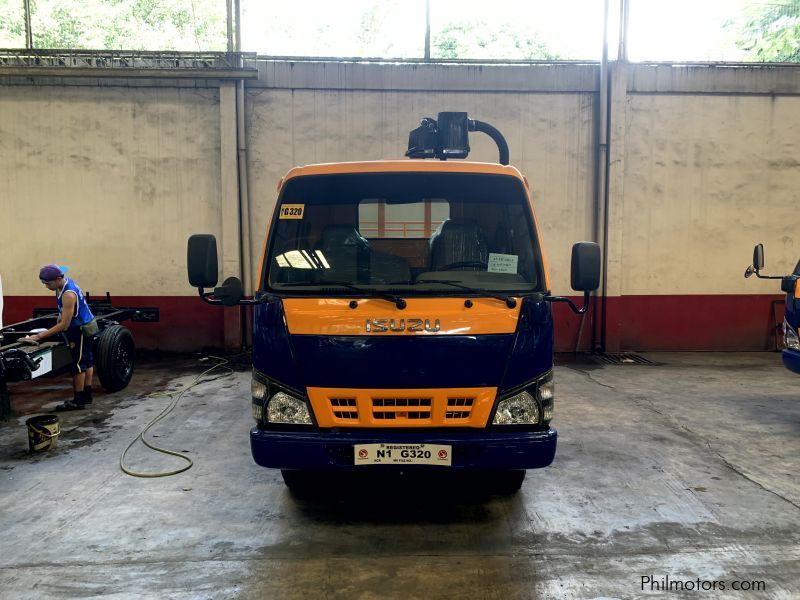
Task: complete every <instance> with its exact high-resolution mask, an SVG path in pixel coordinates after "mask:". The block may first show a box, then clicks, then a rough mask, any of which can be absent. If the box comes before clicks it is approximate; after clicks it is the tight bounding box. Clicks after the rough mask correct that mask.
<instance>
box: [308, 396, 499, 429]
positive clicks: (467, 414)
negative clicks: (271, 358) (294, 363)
mask: <svg viewBox="0 0 800 600" xmlns="http://www.w3.org/2000/svg"><path fill="white" fill-rule="evenodd" d="M307 389H308V398H309V400H310V401H311V407H312V409H313V411H314V415H315V417H316V420H317V424H318V425H319V426H320V427H375V428H380V427H485V426H486V424H487V422H488V420H489V414H490V413H491V411H492V406H493V405H494V399H495V395H496V393H497V389H496V388H460V389H458V388H435V389H422V390H410V389H379V390H367V389H343V388H307Z"/></svg>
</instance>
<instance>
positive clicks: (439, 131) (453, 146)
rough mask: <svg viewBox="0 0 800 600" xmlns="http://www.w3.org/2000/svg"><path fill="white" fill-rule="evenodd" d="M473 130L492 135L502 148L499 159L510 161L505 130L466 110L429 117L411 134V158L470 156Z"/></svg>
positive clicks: (443, 158)
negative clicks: (471, 114)
mask: <svg viewBox="0 0 800 600" xmlns="http://www.w3.org/2000/svg"><path fill="white" fill-rule="evenodd" d="M470 131H480V132H483V133H485V134H486V135H488V136H489V137H490V138H492V139H493V140H494V142H495V144H497V149H498V151H499V152H500V160H499V163H500V164H501V165H507V164H508V144H507V143H506V140H505V138H504V137H503V134H502V133H500V132H499V131H498V130H497V129H496V128H494V127H492V126H491V125H489V124H488V123H484V122H483V121H476V120H474V119H470V118H469V117H467V113H465V112H440V113H439V118H438V119H432V118H430V117H425V118H424V119H422V121H421V122H420V126H419V127H417V128H416V129H414V130H413V131H411V133H409V135H408V150H407V151H406V156H408V157H409V158H438V159H439V160H447V159H449V158H467V156H469V135H468V132H470Z"/></svg>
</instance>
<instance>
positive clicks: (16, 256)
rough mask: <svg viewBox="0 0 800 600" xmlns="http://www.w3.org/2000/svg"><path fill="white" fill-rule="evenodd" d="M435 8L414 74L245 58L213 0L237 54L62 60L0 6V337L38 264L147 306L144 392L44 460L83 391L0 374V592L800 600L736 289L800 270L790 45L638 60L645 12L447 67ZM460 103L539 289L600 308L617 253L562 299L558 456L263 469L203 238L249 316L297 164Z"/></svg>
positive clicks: (377, 62) (791, 520) (248, 343)
mask: <svg viewBox="0 0 800 600" xmlns="http://www.w3.org/2000/svg"><path fill="white" fill-rule="evenodd" d="M438 1H440V0H430V1H429V2H424V1H417V2H415V3H410V4H413V5H414V6H415V7H417V8H420V10H422V13H421V14H423V21H422V23H423V24H424V25H425V26H424V27H423V28H422V29H423V30H425V31H424V32H423V34H424V35H423V38H422V39H424V40H425V44H424V47H423V50H422V52H423V55H422V56H420V57H400V58H397V57H396V56H393V55H389V56H384V57H377V58H376V57H373V56H355V57H354V56H350V55H348V56H341V57H339V56H319V55H317V56H314V55H311V56H301V55H297V56H295V55H292V52H290V51H288V50H287V51H283V52H281V51H279V50H274V49H271V50H270V51H269V52H266V51H263V50H261V49H257V50H258V51H255V50H256V49H255V48H251V47H246V46H247V40H245V42H243V41H242V33H243V31H244V33H245V34H246V29H247V14H248V13H247V12H246V10H245V12H244V16H242V12H241V10H242V8H245V9H246V8H247V5H248V3H247V2H244V0H243V2H242V4H243V6H240V3H239V1H238V0H236V1H233V0H229V1H228V2H217V3H216V4H214V3H213V2H207V3H206V4H208V5H211V4H214V5H215V6H216V5H219V6H217V9H218V10H219V11H221V17H220V18H221V19H222V22H223V23H224V24H227V25H228V27H227V29H226V30H225V33H226V36H225V39H223V41H222V44H223V47H222V48H221V49H220V48H213V49H209V50H207V51H206V50H205V49H198V50H192V51H188V50H186V49H184V48H181V49H179V50H170V49H158V48H154V49H152V50H135V51H134V50H128V49H125V48H123V49H85V48H83V47H80V46H75V47H67V46H65V47H63V48H60V49H53V48H45V47H43V46H41V45H39V46H37V45H36V44H35V43H34V42H35V39H36V38H35V35H36V33H35V26H36V23H37V22H38V21H37V20H36V18H35V14H34V15H33V16H34V18H33V19H32V18H31V8H30V6H29V3H28V2H27V1H26V2H11V1H10V0H9V1H8V2H6V4H7V5H8V6H12V4H13V8H14V10H17V8H18V7H17V4H19V5H20V7H19V10H20V14H21V15H22V17H21V18H23V19H24V23H23V25H24V27H23V28H22V30H21V32H22V33H21V34H20V35H21V36H22V37H21V42H19V43H18V44H17V43H15V40H14V39H10V38H9V39H10V41H8V42H7V43H6V45H8V49H6V50H0V214H2V218H1V219H0V240H2V251H0V277H2V284H1V285H2V287H0V290H2V296H3V303H2V305H1V306H0V311H1V312H2V320H1V321H0V323H1V324H2V326H3V327H7V326H8V325H9V324H14V323H19V322H25V321H26V320H28V319H30V318H31V317H32V315H33V314H34V311H35V310H37V309H43V308H48V307H49V308H50V309H52V310H53V311H54V310H55V302H54V300H53V297H52V294H49V293H47V291H46V290H45V289H44V288H43V287H42V285H41V283H40V282H39V281H38V280H37V273H38V272H39V268H40V267H41V266H42V265H45V264H47V263H51V262H56V263H58V264H64V265H69V267H70V274H73V273H74V277H75V279H76V280H77V281H78V282H79V283H80V285H81V287H82V289H83V290H84V291H89V292H91V295H92V297H103V296H105V294H106V292H109V293H110V295H111V298H112V299H113V303H114V305H115V306H119V307H147V308H157V309H158V315H159V316H158V320H157V321H156V322H152V321H151V322H146V321H145V322H142V321H137V320H133V321H131V322H125V323H123V325H125V327H127V328H128V329H130V331H131V332H132V334H133V338H134V339H135V342H136V349H137V360H136V368H135V372H134V374H133V377H132V378H131V380H130V384H129V385H127V387H125V388H124V389H121V390H119V391H115V392H114V393H105V392H103V391H102V389H97V388H98V386H97V383H95V387H96V390H95V398H94V402H93V404H92V405H91V406H88V407H86V409H85V410H80V411H74V412H68V413H58V416H59V420H60V433H59V435H58V439H57V443H56V444H54V446H53V447H52V448H50V449H48V450H45V451H39V452H35V451H33V450H32V449H30V448H29V428H28V427H26V421H27V420H28V419H30V418H31V417H33V416H35V415H42V414H50V413H52V412H53V410H54V408H55V407H56V405H58V404H59V403H61V402H63V401H64V400H65V399H66V398H67V397H68V396H69V395H70V394H71V388H70V383H69V377H68V375H64V374H61V375H59V376H52V377H50V376H43V377H38V378H35V379H33V380H31V381H11V382H9V383H8V386H7V388H8V398H9V410H10V414H9V418H8V420H6V421H0V481H2V484H0V499H2V503H3V511H2V514H1V515H0V530H2V532H3V534H2V536H3V537H2V546H3V548H4V549H5V551H4V552H3V553H2V556H0V590H2V592H0V596H2V597H4V598H6V597H7V598H94V597H102V598H105V597H109V598H142V597H152V598H265V597H266V598H316V597H326V598H426V599H427V598H462V597H475V598H640V597H660V596H663V597H680V598H683V597H686V598H690V597H701V596H702V597H720V598H728V597H730V598H774V599H792V598H800V478H798V476H797V471H798V466H800V462H799V461H798V456H800V437H799V436H798V433H799V432H800V394H798V383H800V379H798V375H797V374H796V373H792V372H791V371H789V370H787V369H786V368H784V367H783V364H782V362H781V354H780V352H779V350H781V349H782V348H783V343H784V334H783V320H784V311H785V310H786V308H787V307H786V306H785V303H786V301H787V300H786V299H787V295H786V294H785V293H783V292H782V291H781V284H780V282H778V281H775V280H768V279H763V280H761V279H758V278H745V277H743V273H744V270H745V267H747V266H748V265H749V264H751V262H752V254H753V247H754V245H756V244H758V243H763V244H764V246H765V255H766V266H765V267H764V269H763V272H764V273H766V274H771V275H779V274H781V275H782V274H788V273H791V272H792V269H793V268H795V265H796V264H797V263H798V259H800V249H799V248H798V245H796V244H795V240H794V235H795V230H796V228H797V216H798V207H800V169H799V168H798V167H800V64H798V63H800V50H798V49H799V48H800V38H797V39H795V40H794V41H793V42H792V43H793V44H794V46H793V48H794V49H795V51H796V55H795V56H796V58H794V59H793V60H783V61H772V62H756V61H755V60H751V59H747V58H742V59H739V60H718V59H708V57H705V56H700V57H694V58H692V57H690V58H686V57H682V56H680V55H675V56H673V57H671V58H670V57H669V56H667V57H652V56H651V57H647V56H644V57H642V58H636V52H640V49H636V48H635V47H634V41H635V40H641V39H643V35H642V34H641V33H638V32H637V21H636V18H635V17H636V15H637V14H638V13H636V12H635V11H636V10H637V9H639V8H640V7H641V6H642V5H643V4H644V0H620V1H614V0H607V1H606V2H597V3H594V4H595V5H596V6H593V8H592V10H594V11H596V12H598V14H599V17H600V21H599V22H600V25H598V26H597V28H598V30H599V31H600V36H599V37H601V38H603V39H602V40H600V43H598V47H597V53H596V56H581V57H577V58H576V59H564V60H559V59H548V60H544V59H524V60H522V59H514V58H505V57H480V58H465V59H462V58H441V57H437V56H436V51H435V42H436V34H435V32H434V33H431V20H430V14H432V11H433V10H434V8H433V7H434V6H435V5H436V3H437V2H438ZM39 4H46V3H39ZM167 4H169V3H167ZM176 4H180V3H178V2H177V1H176ZM297 4H298V5H302V4H303V3H302V2H299V3H297ZM387 4H392V3H387ZM395 4H396V3H395ZM478 4H482V5H483V6H484V7H485V5H486V3H478ZM495 4H498V3H495ZM499 4H503V3H499ZM506 4H508V5H509V6H508V7H505V8H506V9H507V10H509V11H510V14H513V10H515V9H519V7H520V6H522V4H524V3H514V2H510V3H506ZM710 4H713V3H710ZM764 4H765V3H761V2H757V1H753V2H750V3H749V6H750V7H751V8H752V7H756V8H757V7H759V6H762V5H764ZM777 4H780V5H781V6H783V5H784V4H785V7H786V10H787V15H789V16H791V15H792V14H793V15H794V17H793V18H795V19H796V20H797V21H796V22H800V6H799V5H798V3H797V2H796V1H795V0H788V1H787V2H785V3H783V4H781V3H780V2H778V3H777ZM417 5H418V6H417ZM0 6H4V5H3V3H2V2H0ZM250 6H251V7H252V6H254V4H253V3H252V0H251V2H250ZM598 6H599V8H598ZM34 8H35V7H34ZM601 9H604V10H601ZM252 10H255V9H252ZM276 10H277V9H276ZM398 10H400V9H398ZM409 10H411V9H409ZM414 10H416V8H415V9H414ZM483 10H484V11H488V12H492V11H491V10H490V9H489V8H486V7H485V8H484V9H483ZM497 10H499V9H498V8H495V9H494V11H497ZM792 10H793V11H794V13H791V11H792ZM426 11H427V12H426ZM251 14H252V13H251ZM415 14H416V13H415ZM425 14H427V15H428V17H427V22H426V21H425V19H424V15H425ZM481 14H483V13H481ZM592 15H593V16H597V15H595V13H592ZM271 18H275V19H278V17H277V16H274V17H271ZM487 18H488V17H487ZM564 18H565V19H566V18H567V17H566V16H564ZM570 18H571V19H573V20H575V21H579V20H580V19H581V17H580V16H576V15H572V16H571V17H570ZM583 18H584V19H588V18H589V17H588V16H586V15H584V16H583ZM592 18H593V17H592ZM687 18H688V17H687ZM787 18H788V16H787ZM312 20H313V19H312ZM604 21H616V22H617V26H616V27H611V26H609V27H607V28H606V31H607V32H608V33H605V34H603V27H602V23H603V22H604ZM0 27H2V22H0ZM328 28H329V29H331V30H333V31H335V30H336V24H335V23H333V24H332V23H328ZM687 31H688V33H687V36H691V35H698V34H697V33H696V32H695V31H694V30H691V29H690V30H687ZM298 35H299V34H298ZM687 39H688V38H687ZM4 41H5V40H4ZM432 43H433V45H432ZM687 44H688V42H687ZM420 45H421V46H422V42H420ZM640 48H641V47H640ZM441 111H465V112H467V113H468V114H469V116H470V117H471V118H475V119H482V120H486V121H488V122H490V123H491V124H492V125H494V126H495V127H496V128H497V129H498V130H500V131H501V132H503V135H504V136H505V138H506V140H507V142H508V147H509V154H510V164H511V165H513V166H515V167H517V168H518V169H519V171H520V172H521V173H522V174H523V175H524V177H525V178H526V181H527V183H528V184H529V186H530V193H531V196H532V204H533V210H534V212H535V215H536V221H537V223H538V230H539V233H540V236H541V243H542V246H543V248H544V251H545V253H546V258H547V265H548V267H547V268H548V270H549V281H550V284H551V290H552V293H553V294H554V295H563V296H565V297H568V298H570V299H571V300H572V301H573V302H574V303H576V304H580V302H581V301H582V298H581V296H580V294H577V293H576V292H575V291H574V290H573V289H572V288H571V285H570V269H571V263H570V250H571V247H572V245H573V243H574V242H577V241H592V242H596V243H597V244H599V246H600V248H601V251H602V263H601V264H602V276H601V279H600V286H599V287H598V289H597V291H596V292H595V293H593V295H592V298H591V302H590V308H589V310H588V312H586V313H585V315H575V314H574V313H573V312H572V311H570V309H569V307H568V306H567V305H566V304H565V303H560V304H555V303H554V304H553V305H552V311H553V322H554V331H555V333H554V344H553V350H554V353H555V354H554V361H555V367H554V369H553V370H554V379H555V382H556V383H555V390H556V392H555V393H556V396H555V417H554V420H553V427H554V428H555V429H556V430H557V431H558V435H559V437H560V439H559V442H558V450H557V452H556V455H555V460H554V461H553V463H552V465H550V466H549V467H547V468H543V469H536V470H530V471H528V473H527V477H526V478H525V481H524V482H523V484H522V487H521V489H520V490H519V491H518V492H516V493H511V494H499V493H494V492H493V491H491V490H490V489H488V488H487V487H485V486H484V485H482V480H481V478H480V477H479V476H477V475H475V474H470V473H456V474H453V475H451V474H449V473H444V474H443V473H441V472H440V471H436V472H435V473H433V472H429V471H427V470H425V469H421V470H418V471H417V470H412V471H410V472H402V473H400V472H389V473H379V474H374V473H364V472H342V473H338V472H334V473H326V474H325V475H324V476H320V478H319V481H318V485H316V486H314V487H312V489H310V490H305V491H304V493H300V492H299V491H298V490H291V491H290V490H289V489H288V488H287V487H286V486H285V485H284V482H283V481H282V480H281V474H280V471H278V470H277V469H266V468H262V467H260V466H258V465H257V464H255V463H254V461H253V458H252V457H251V455H250V444H249V440H248V432H249V431H250V429H251V428H252V427H253V426H254V421H253V418H252V409H251V372H252V363H251V354H250V352H251V350H252V349H253V344H254V339H253V337H254V336H253V331H254V323H253V321H254V316H253V315H254V311H253V308H252V307H250V306H238V307H226V308H222V307H217V306H210V305H208V304H205V303H203V302H202V301H201V299H200V298H198V293H197V290H196V289H194V288H193V287H192V286H191V285H190V284H189V281H188V280H187V266H186V263H187V239H188V238H189V236H190V235H192V234H195V233H207V234H213V235H214V236H215V238H216V240H217V244H218V253H219V254H218V260H219V274H220V280H222V279H225V278H227V277H230V276H236V277H239V278H240V279H241V280H242V282H243V286H244V290H246V292H245V293H246V295H248V296H253V292H254V291H255V290H257V289H259V285H261V283H260V282H261V281H262V280H263V277H262V275H261V269H262V261H263V260H264V253H265V248H266V246H265V236H266V233H267V232H268V230H269V227H270V223H271V220H272V215H273V213H274V211H275V207H276V199H277V196H276V188H278V186H279V185H281V182H282V181H283V178H284V177H285V176H286V174H287V172H288V171H289V170H290V169H292V168H293V167H295V166H301V165H311V164H322V163H341V162H351V161H374V160H381V159H396V160H400V159H403V154H404V152H405V151H406V146H407V141H408V135H409V131H410V130H412V129H414V128H415V127H417V126H418V125H419V123H420V119H421V118H423V117H428V116H430V117H434V116H436V115H437V114H438V113H440V112H441ZM469 142H470V147H471V148H470V154H469V158H468V159H467V160H469V161H476V162H481V163H496V162H497V148H496V147H495V145H494V144H493V143H492V141H491V140H490V139H489V138H487V137H485V136H484V137H481V136H479V135H477V136H473V135H470V137H469ZM448 162H451V161H448ZM789 298H790V301H794V300H793V298H794V296H789ZM4 343H5V342H0V345H2V344H4ZM218 363H224V364H221V366H219V367H216V368H215V369H214V370H212V371H211V372H207V370H208V369H209V368H210V367H212V366H214V365H215V364H218ZM206 372H207V373H206ZM358 372H359V365H358V364H353V365H352V373H353V376H354V377H356V376H358ZM204 373H206V374H205V375H203V374H204ZM409 387H413V386H412V385H410V386H409ZM173 404H174V408H173V409H172V411H171V412H169V413H168V414H167V415H166V416H165V417H164V418H163V420H161V421H159V422H157V423H156V424H155V425H153V427H152V428H151V429H150V430H149V432H148V433H147V436H146V438H147V439H149V441H150V442H151V443H153V444H156V445H159V446H161V445H163V446H165V447H167V448H169V449H172V450H173V451H174V452H176V453H177V454H182V455H183V456H184V457H187V458H188V459H189V460H190V461H191V462H190V463H187V460H186V458H184V459H183V460H180V459H179V458H178V457H175V456H164V455H159V454H157V453H153V452H150V451H149V450H148V449H147V448H145V447H143V446H142V445H141V440H140V438H139V436H140V434H141V432H142V430H143V429H144V428H145V427H147V426H148V425H149V424H150V423H152V421H153V419H154V418H156V417H158V416H159V415H161V414H162V411H164V410H165V409H167V408H169V407H170V406H172V405H173ZM137 440H139V443H137V444H133V443H134V442H137ZM129 444H131V445H132V447H131V446H129ZM126 447H128V448H130V451H129V452H128V453H127V454H126V455H125V456H123V452H126ZM186 464H189V465H190V468H187V469H186V470H181V469H182V467H183V466H184V465H186ZM121 466H122V467H125V469H128V470H129V471H133V472H135V473H139V474H141V473H150V474H153V473H156V474H160V473H163V472H168V471H171V470H180V471H181V472H179V473H176V474H174V475H171V476H167V477H137V476H131V475H130V474H129V473H127V472H126V471H125V469H123V468H121ZM355 471H358V469H355ZM670 581H672V582H675V581H679V582H681V584H682V586H681V587H680V589H679V588H676V587H672V588H670V586H669V583H670ZM695 581H696V582H697V583H696V587H695V588H693V587H689V586H688V585H687V584H688V582H695ZM734 583H736V584H739V586H740V587H739V589H737V590H736V591H734V589H732V586H733V584H734ZM705 584H708V585H712V584H714V585H716V586H717V587H714V589H711V588H710V587H708V588H707V587H703V586H704V585H705ZM720 585H722V586H727V587H719V586H720Z"/></svg>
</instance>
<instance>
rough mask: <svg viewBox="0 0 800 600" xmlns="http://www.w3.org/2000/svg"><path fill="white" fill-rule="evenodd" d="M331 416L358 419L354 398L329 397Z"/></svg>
mask: <svg viewBox="0 0 800 600" xmlns="http://www.w3.org/2000/svg"><path fill="white" fill-rule="evenodd" d="M330 401H331V409H332V412H333V416H334V417H336V418H337V419H356V420H357V419H358V407H357V406H356V399H355V398H331V399H330Z"/></svg>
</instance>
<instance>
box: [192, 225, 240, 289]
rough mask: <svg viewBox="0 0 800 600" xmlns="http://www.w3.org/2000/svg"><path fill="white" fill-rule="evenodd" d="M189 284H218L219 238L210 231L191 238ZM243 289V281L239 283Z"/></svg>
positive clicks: (212, 285)
mask: <svg viewBox="0 0 800 600" xmlns="http://www.w3.org/2000/svg"><path fill="white" fill-rule="evenodd" d="M186 265H187V270H188V272H189V284H190V285H191V286H192V287H196V288H205V287H214V286H215V285H217V280H218V272H219V267H218V265H217V239H216V238H215V237H214V236H213V235H211V234H210V233H199V234H196V235H193V236H191V237H190V238H189V243H188V249H187V257H186ZM239 287H240V289H241V283H240V284H239Z"/></svg>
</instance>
